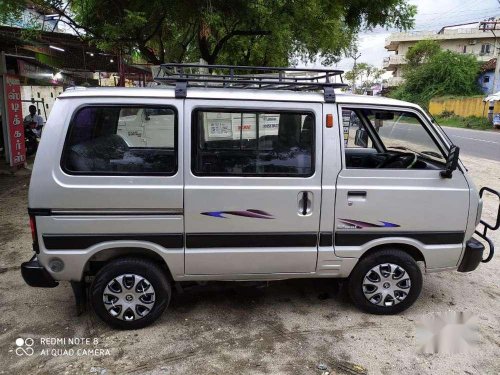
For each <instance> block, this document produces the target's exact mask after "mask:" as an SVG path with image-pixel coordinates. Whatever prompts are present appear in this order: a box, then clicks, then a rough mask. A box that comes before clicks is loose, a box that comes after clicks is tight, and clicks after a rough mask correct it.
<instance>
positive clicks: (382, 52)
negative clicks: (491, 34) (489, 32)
mask: <svg viewBox="0 0 500 375" xmlns="http://www.w3.org/2000/svg"><path fill="white" fill-rule="evenodd" d="M409 3H410V4H414V5H416V6H417V15H416V16H415V27H414V29H413V30H418V31H421V30H430V31H435V32H438V31H439V30H440V29H441V28H442V27H443V26H447V25H455V24H460V23H467V22H474V21H481V20H483V19H485V18H489V17H492V16H500V3H499V0H410V1H409ZM391 31H392V32H397V31H398V30H385V29H382V28H377V29H375V30H372V31H370V32H361V33H360V34H359V38H358V40H359V53H361V57H360V58H359V59H358V62H366V63H369V64H372V65H375V66H377V67H379V68H381V67H382V61H383V59H384V57H386V56H389V52H388V51H387V50H386V49H385V48H384V44H385V38H387V37H388V36H389V35H390V33H391ZM352 65H353V60H352V59H347V58H345V59H342V60H341V61H340V62H339V63H338V64H337V67H338V68H339V69H343V70H346V71H347V70H350V69H351V68H352Z"/></svg>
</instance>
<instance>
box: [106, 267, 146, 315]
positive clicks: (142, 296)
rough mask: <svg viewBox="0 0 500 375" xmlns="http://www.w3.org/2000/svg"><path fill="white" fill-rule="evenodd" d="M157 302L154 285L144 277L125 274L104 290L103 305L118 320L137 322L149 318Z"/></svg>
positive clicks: (111, 282) (114, 279)
mask: <svg viewBox="0 0 500 375" xmlns="http://www.w3.org/2000/svg"><path fill="white" fill-rule="evenodd" d="M155 301H156V293H155V290H154V288H153V285H152V284H151V283H150V282H149V281H148V280H147V279H146V278H145V277H143V276H140V275H136V274H123V275H120V276H117V277H115V278H113V279H112V280H111V281H110V282H109V283H108V284H107V285H106V287H105V288H104V292H103V303H104V306H105V308H106V310H107V311H108V313H109V314H110V315H111V316H112V317H113V318H116V319H119V320H123V321H127V322H130V321H135V320H139V319H142V318H144V317H145V316H147V315H148V314H149V313H150V312H151V310H152V309H153V306H154V304H155Z"/></svg>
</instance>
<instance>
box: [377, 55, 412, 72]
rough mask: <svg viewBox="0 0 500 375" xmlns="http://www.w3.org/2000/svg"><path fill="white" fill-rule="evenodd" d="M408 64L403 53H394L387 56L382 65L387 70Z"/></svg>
mask: <svg viewBox="0 0 500 375" xmlns="http://www.w3.org/2000/svg"><path fill="white" fill-rule="evenodd" d="M403 64H406V60H405V58H404V56H401V55H392V56H389V57H385V58H384V61H383V63H382V67H383V68H384V69H385V70H396V68H397V67H399V66H401V65H403Z"/></svg>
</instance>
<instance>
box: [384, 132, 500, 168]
mask: <svg viewBox="0 0 500 375" xmlns="http://www.w3.org/2000/svg"><path fill="white" fill-rule="evenodd" d="M443 130H444V131H445V132H446V134H448V136H449V137H450V138H451V140H452V141H453V143H454V144H456V145H457V146H459V147H460V153H461V154H463V155H470V156H475V157H479V158H484V159H490V160H496V161H500V131H484V130H471V129H463V128H452V127H447V126H446V127H443ZM379 133H380V135H382V136H387V137H389V138H394V139H400V140H402V141H408V142H413V143H421V142H422V141H423V140H424V138H423V137H422V129H421V128H418V127H417V125H414V124H406V123H399V124H398V125H397V126H395V127H382V128H380V130H379ZM425 140H427V138H425ZM428 141H429V144H427V146H428V147H429V150H432V149H433V148H434V147H433V146H432V144H431V143H430V142H431V141H430V139H429V140H428Z"/></svg>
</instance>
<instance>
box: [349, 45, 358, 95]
mask: <svg viewBox="0 0 500 375" xmlns="http://www.w3.org/2000/svg"><path fill="white" fill-rule="evenodd" d="M348 56H349V57H350V58H352V59H353V60H354V66H353V68H352V72H353V73H354V75H353V76H354V77H353V80H352V93H353V94H356V78H357V77H358V72H357V70H356V69H357V61H358V59H359V58H360V57H361V53H358V46H357V43H356V44H354V45H353V46H352V47H351V51H350V52H349V55H348Z"/></svg>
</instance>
